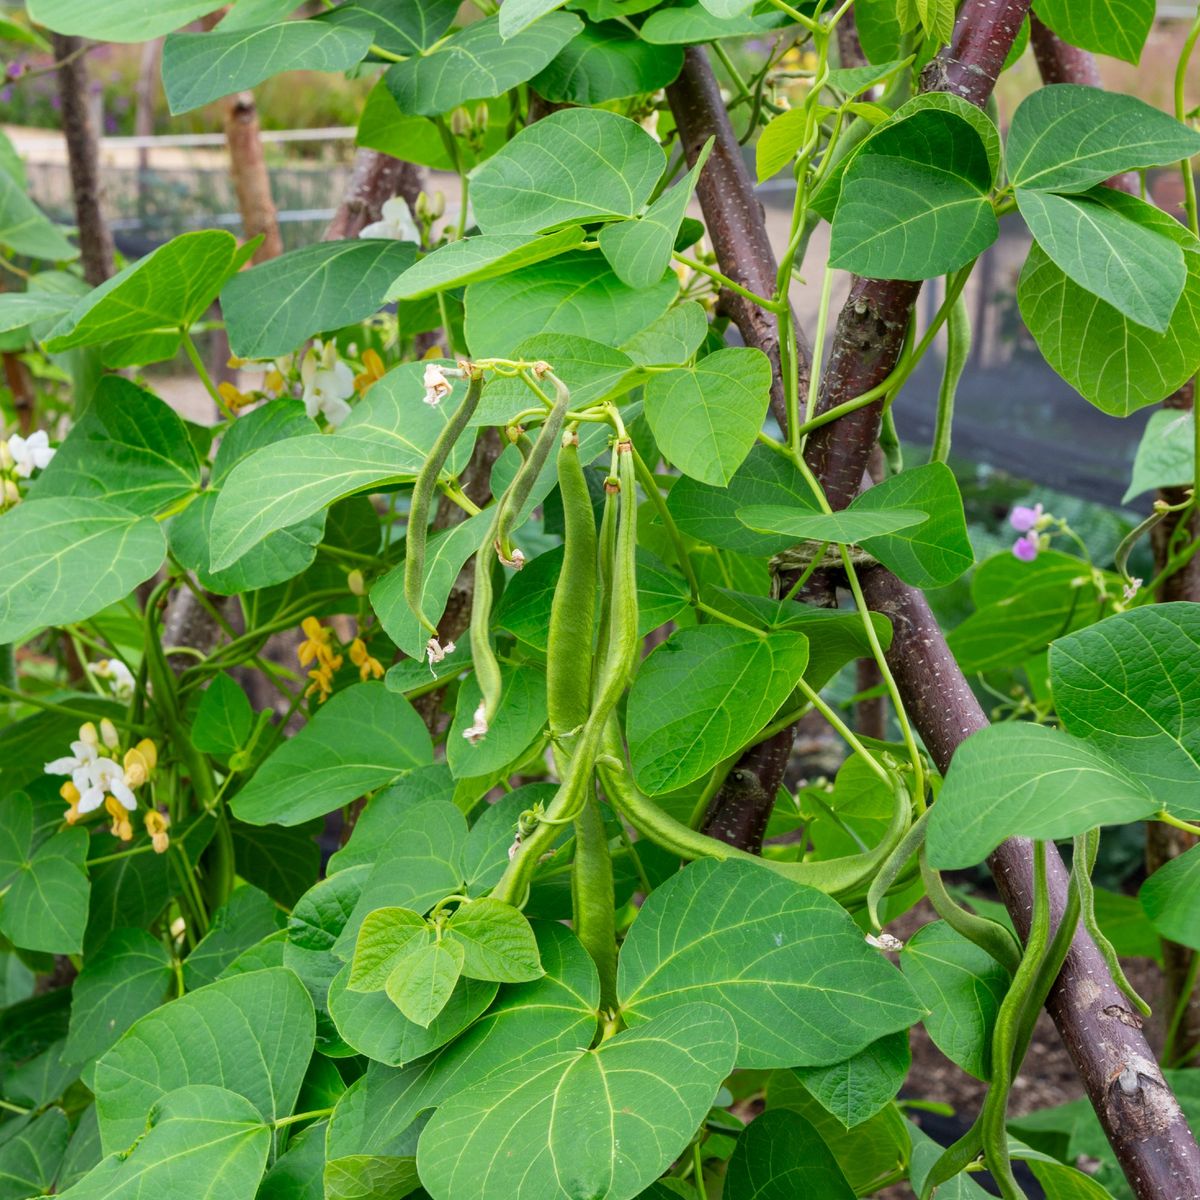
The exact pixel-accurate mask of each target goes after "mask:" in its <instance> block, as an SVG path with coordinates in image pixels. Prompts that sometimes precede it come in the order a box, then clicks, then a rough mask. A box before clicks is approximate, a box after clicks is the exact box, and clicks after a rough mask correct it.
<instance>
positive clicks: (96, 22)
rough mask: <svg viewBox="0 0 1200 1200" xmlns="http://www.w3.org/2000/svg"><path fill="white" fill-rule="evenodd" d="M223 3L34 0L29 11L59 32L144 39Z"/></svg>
mask: <svg viewBox="0 0 1200 1200" xmlns="http://www.w3.org/2000/svg"><path fill="white" fill-rule="evenodd" d="M219 7H220V5H217V4H213V3H212V0H161V2H160V0H135V2H134V3H130V2H129V0H99V3H96V2H95V0H31V2H30V3H29V4H28V5H26V11H27V12H28V13H29V17H30V20H32V21H34V22H35V23H36V24H38V25H44V26H45V27H46V28H47V29H53V30H54V31H55V32H56V33H73V34H78V35H79V36H80V37H88V38H95V39H96V40H97V41H101V42H144V41H149V40H151V39H153V38H157V37H162V35H163V34H164V33H170V32H171V30H172V29H178V28H179V27H180V26H181V25H188V24H190V23H191V22H192V21H194V20H196V18H197V17H203V16H204V15H205V14H206V13H210V12H212V11H213V10H214V8H219Z"/></svg>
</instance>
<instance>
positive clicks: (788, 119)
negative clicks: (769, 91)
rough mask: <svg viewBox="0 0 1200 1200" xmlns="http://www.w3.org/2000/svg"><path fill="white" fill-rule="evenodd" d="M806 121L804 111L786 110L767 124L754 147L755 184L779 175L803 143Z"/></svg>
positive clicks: (806, 114)
mask: <svg viewBox="0 0 1200 1200" xmlns="http://www.w3.org/2000/svg"><path fill="white" fill-rule="evenodd" d="M808 120H809V113H808V110H807V109H806V108H804V107H801V108H789V109H788V110H787V111H786V112H781V113H779V114H778V115H777V116H774V117H772V118H771V119H770V121H768V122H767V124H766V127H765V128H764V129H763V131H762V133H761V134H759V138H758V143H757V145H756V146H755V147H754V162H755V169H756V170H757V172H758V182H759V183H765V182H766V181H767V180H768V179H770V178H771V177H772V176H774V175H777V174H779V172H780V171H782V170H783V168H784V167H786V166H787V165H788V163H790V162H791V161H792V159H793V158H795V156H796V153H797V151H798V150H799V149H800V147H801V146H802V145H803V144H804V134H805V130H806V129H807V127H808Z"/></svg>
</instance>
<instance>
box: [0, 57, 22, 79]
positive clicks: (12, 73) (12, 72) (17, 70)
mask: <svg viewBox="0 0 1200 1200" xmlns="http://www.w3.org/2000/svg"><path fill="white" fill-rule="evenodd" d="M24 74H25V64H24V63H23V62H21V60H20V59H16V60H14V61H13V62H10V63H9V64H8V66H6V67H5V68H4V77H5V78H6V79H20V78H21V76H22V75H24Z"/></svg>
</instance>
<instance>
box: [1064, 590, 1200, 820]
mask: <svg viewBox="0 0 1200 1200" xmlns="http://www.w3.org/2000/svg"><path fill="white" fill-rule="evenodd" d="M1198 654H1200V608H1198V607H1197V606H1196V605H1194V604H1188V603H1184V602H1180V603H1175V604H1155V605H1150V606H1148V607H1146V608H1137V609H1133V610H1131V611H1129V612H1124V613H1118V614H1117V615H1116V616H1112V617H1109V618H1108V619H1107V620H1106V621H1101V622H1100V623H1099V624H1098V625H1092V626H1090V627H1089V628H1087V629H1081V630H1079V631H1078V632H1076V633H1073V634H1071V635H1069V636H1068V637H1064V638H1060V639H1059V640H1058V641H1057V642H1055V643H1054V644H1053V645H1052V646H1051V647H1050V681H1051V686H1052V687H1053V689H1054V701H1055V707H1056V708H1057V710H1058V715H1059V718H1060V719H1061V721H1062V723H1063V724H1064V725H1065V726H1066V728H1067V729H1068V730H1069V731H1070V732H1071V733H1073V734H1074V735H1075V736H1076V737H1079V738H1086V739H1087V741H1088V742H1090V743H1091V744H1092V745H1093V746H1097V747H1099V748H1100V749H1101V750H1103V751H1105V752H1106V753H1107V754H1110V755H1111V756H1112V757H1113V758H1114V759H1116V761H1117V762H1118V763H1120V764H1121V766H1123V767H1125V768H1126V769H1127V770H1129V771H1131V772H1132V773H1134V774H1135V775H1137V776H1138V777H1139V778H1140V779H1141V780H1143V781H1144V783H1145V784H1146V786H1148V787H1149V789H1150V791H1151V792H1153V793H1154V796H1155V797H1156V798H1157V800H1158V802H1159V805H1160V806H1164V807H1168V808H1170V809H1171V810H1172V811H1173V812H1176V813H1178V814H1179V815H1180V816H1183V817H1192V818H1195V817H1200V791H1198V787H1197V785H1198V784H1200V676H1198V675H1197V674H1196V672H1195V671H1194V670H1192V669H1191V668H1192V666H1193V665H1194V664H1195V662H1196V659H1197V655H1198Z"/></svg>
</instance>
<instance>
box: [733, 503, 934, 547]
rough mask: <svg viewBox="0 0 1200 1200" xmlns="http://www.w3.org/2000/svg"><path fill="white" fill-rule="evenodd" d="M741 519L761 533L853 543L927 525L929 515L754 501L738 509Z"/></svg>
mask: <svg viewBox="0 0 1200 1200" xmlns="http://www.w3.org/2000/svg"><path fill="white" fill-rule="evenodd" d="M738 519H739V520H740V521H741V522H742V523H743V524H744V525H746V526H748V527H749V528H750V529H753V530H755V531H756V532H757V533H779V534H786V535H787V536H788V537H792V538H805V539H807V540H808V541H813V542H838V543H840V544H843V545H853V544H854V543H856V542H861V541H863V539H864V538H871V537H882V536H884V535H886V534H889V533H895V532H896V531H897V530H899V529H908V528H910V527H911V526H913V525H923V524H925V523H926V522H927V521H928V520H929V514H928V513H926V512H919V511H917V510H916V509H911V508H889V509H887V510H886V511H883V512H859V511H858V510H857V509H854V508H848V509H843V510H842V511H841V512H832V513H808V512H796V510H795V509H791V508H784V507H783V506H782V505H779V504H751V505H748V506H747V507H746V508H739V509H738Z"/></svg>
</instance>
